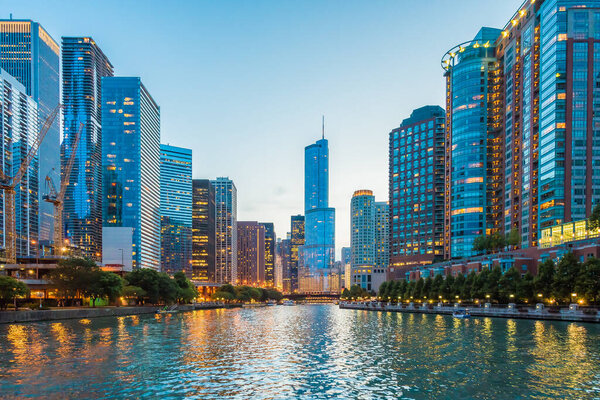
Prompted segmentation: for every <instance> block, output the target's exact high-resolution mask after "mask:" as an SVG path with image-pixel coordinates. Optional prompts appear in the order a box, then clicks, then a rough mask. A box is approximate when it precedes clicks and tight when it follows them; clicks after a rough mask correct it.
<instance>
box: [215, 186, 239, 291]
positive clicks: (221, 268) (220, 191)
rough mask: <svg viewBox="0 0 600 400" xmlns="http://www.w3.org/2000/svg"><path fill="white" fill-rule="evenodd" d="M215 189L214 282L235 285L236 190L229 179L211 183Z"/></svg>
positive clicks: (236, 276) (236, 277)
mask: <svg viewBox="0 0 600 400" xmlns="http://www.w3.org/2000/svg"><path fill="white" fill-rule="evenodd" d="M211 184H212V185H213V187H214V189H215V280H216V282H217V283H232V284H235V283H236V282H237V280H238V274H237V189H236V187H235V184H234V183H233V181H232V180H231V179H229V178H224V177H220V178H217V179H216V180H214V181H211Z"/></svg>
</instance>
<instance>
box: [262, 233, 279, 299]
mask: <svg viewBox="0 0 600 400" xmlns="http://www.w3.org/2000/svg"><path fill="white" fill-rule="evenodd" d="M261 225H262V226H264V227H265V285H266V286H268V287H275V244H276V241H277V238H276V237H275V226H274V225H273V223H272V222H262V223H261Z"/></svg>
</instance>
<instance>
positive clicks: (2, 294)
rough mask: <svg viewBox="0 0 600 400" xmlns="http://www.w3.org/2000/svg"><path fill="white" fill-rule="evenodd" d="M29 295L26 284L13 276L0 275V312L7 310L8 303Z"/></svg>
mask: <svg viewBox="0 0 600 400" xmlns="http://www.w3.org/2000/svg"><path fill="white" fill-rule="evenodd" d="M27 294H29V288H28V287H27V285H26V284H24V283H23V282H21V281H19V280H17V279H15V278H13V277H11V276H5V275H0V310H6V307H7V306H8V303H10V302H12V301H14V299H15V298H17V297H21V296H26V295H27Z"/></svg>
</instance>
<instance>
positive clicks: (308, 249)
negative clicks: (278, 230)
mask: <svg viewBox="0 0 600 400" xmlns="http://www.w3.org/2000/svg"><path fill="white" fill-rule="evenodd" d="M304 210H305V213H304V216H305V225H304V237H305V241H304V245H303V246H302V248H301V249H300V256H299V266H298V285H299V291H300V292H302V293H311V292H313V293H314V292H330V291H339V285H338V287H337V288H335V287H330V280H331V279H330V278H331V274H332V270H333V267H334V262H335V209H334V208H331V207H329V145H328V142H327V140H326V139H325V138H324V137H323V138H322V139H321V140H318V141H317V142H316V143H314V144H311V145H309V146H307V147H306V148H305V149H304Z"/></svg>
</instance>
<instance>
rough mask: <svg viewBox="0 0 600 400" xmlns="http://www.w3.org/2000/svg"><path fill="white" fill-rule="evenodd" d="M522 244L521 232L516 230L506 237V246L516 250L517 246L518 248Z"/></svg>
mask: <svg viewBox="0 0 600 400" xmlns="http://www.w3.org/2000/svg"><path fill="white" fill-rule="evenodd" d="M520 242H521V234H520V233H519V230H518V229H516V228H513V229H511V230H510V233H509V234H508V235H506V245H507V246H511V247H513V248H514V247H515V246H518V245H519V243H520Z"/></svg>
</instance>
